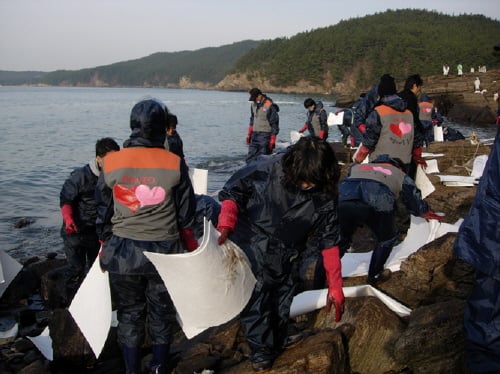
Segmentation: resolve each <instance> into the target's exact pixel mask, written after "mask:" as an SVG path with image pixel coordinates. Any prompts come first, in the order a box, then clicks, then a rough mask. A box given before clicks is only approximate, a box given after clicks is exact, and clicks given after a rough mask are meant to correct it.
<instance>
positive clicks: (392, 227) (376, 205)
mask: <svg viewBox="0 0 500 374" xmlns="http://www.w3.org/2000/svg"><path fill="white" fill-rule="evenodd" d="M400 161H401V160H399V159H394V158H391V157H389V156H388V155H386V154H381V155H379V156H378V157H377V158H376V159H375V160H374V161H373V162H370V163H367V164H360V165H353V166H352V167H351V168H350V169H349V172H348V175H347V177H346V178H345V179H344V180H343V181H342V182H341V183H340V186H339V208H338V212H339V217H340V226H341V229H342V244H341V246H340V248H341V251H342V252H345V251H346V250H347V249H348V248H349V246H350V245H351V241H352V236H353V234H354V233H355V231H356V229H357V228H358V227H360V225H366V226H367V227H369V228H370V229H371V231H372V232H373V233H374V235H375V237H376V239H377V243H376V244H375V248H374V249H373V253H372V256H371V260H370V265H369V269H368V280H367V281H368V283H369V284H374V283H376V282H378V281H380V280H386V278H388V274H383V270H384V264H385V263H386V261H387V259H388V258H389V255H390V254H391V251H392V248H393V247H394V245H396V244H397V242H398V240H399V237H400V232H399V229H398V226H397V225H396V218H395V216H396V215H397V214H396V212H395V210H396V204H397V201H398V199H399V200H400V201H402V202H403V204H404V206H405V207H406V209H407V210H408V212H409V213H411V214H413V215H415V216H420V217H423V218H426V219H437V220H441V219H442V217H440V216H437V215H436V214H434V212H433V211H432V210H430V209H429V206H428V204H427V202H425V201H424V200H422V196H421V194H420V190H419V189H418V188H417V186H416V185H415V182H414V181H413V179H411V178H410V177H409V176H408V175H406V174H405V173H404V172H403V170H402V168H403V166H404V165H403V163H401V162H400ZM400 198H401V199H400Z"/></svg>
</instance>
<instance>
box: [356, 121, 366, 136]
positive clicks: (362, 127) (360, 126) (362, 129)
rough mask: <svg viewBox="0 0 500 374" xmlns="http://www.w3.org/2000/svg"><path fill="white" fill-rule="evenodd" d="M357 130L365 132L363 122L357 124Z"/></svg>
mask: <svg viewBox="0 0 500 374" xmlns="http://www.w3.org/2000/svg"><path fill="white" fill-rule="evenodd" d="M358 130H359V131H361V133H362V134H364V133H365V132H366V125H365V124H364V123H362V124H360V125H359V126H358Z"/></svg>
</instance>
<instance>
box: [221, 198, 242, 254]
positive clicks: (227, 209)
mask: <svg viewBox="0 0 500 374" xmlns="http://www.w3.org/2000/svg"><path fill="white" fill-rule="evenodd" d="M238 212H239V210H238V205H236V203H235V202H234V201H233V200H224V201H223V202H222V204H221V209H220V213H219V219H218V224H217V230H218V231H219V232H220V236H219V239H217V244H219V245H222V244H224V242H225V241H226V240H227V238H228V236H229V235H231V233H232V232H233V231H234V228H235V227H236V222H238Z"/></svg>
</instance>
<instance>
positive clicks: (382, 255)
mask: <svg viewBox="0 0 500 374" xmlns="http://www.w3.org/2000/svg"><path fill="white" fill-rule="evenodd" d="M393 243H394V240H388V241H386V242H382V243H377V246H376V247H375V249H374V250H373V253H372V257H371V260H370V267H369V268H368V283H370V284H372V283H375V281H376V280H377V276H378V275H379V274H380V273H381V272H382V270H384V265H385V262H386V261H387V259H388V258H389V255H390V254H391V251H392V247H393Z"/></svg>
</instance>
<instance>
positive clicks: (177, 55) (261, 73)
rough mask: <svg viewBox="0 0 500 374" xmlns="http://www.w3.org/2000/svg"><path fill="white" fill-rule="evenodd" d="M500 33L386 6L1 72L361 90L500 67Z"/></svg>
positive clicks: (84, 81) (96, 81)
mask: <svg viewBox="0 0 500 374" xmlns="http://www.w3.org/2000/svg"><path fill="white" fill-rule="evenodd" d="M499 38H500V22H499V21H497V20H493V19H490V18H488V17H485V16H482V15H466V14H461V15H456V16H455V15H445V14H442V13H438V12H435V11H426V10H415V9H404V10H387V11H385V12H383V13H376V14H373V15H369V16H364V17H358V18H353V19H349V20H343V21H340V22H339V23H338V24H336V25H333V26H329V27H324V28H318V29H314V30H310V31H305V32H302V33H299V34H297V35H295V36H293V37H290V38H277V39H273V40H265V41H252V40H246V41H241V42H237V43H233V44H230V45H224V46H221V47H209V48H203V49H199V50H196V51H181V52H159V53H155V54H152V55H150V56H147V57H144V58H141V59H136V60H130V61H124V62H118V63H115V64H111V65H106V66H99V67H95V68H89V69H81V70H76V71H68V70H59V71H54V72H49V73H41V72H23V74H21V73H19V72H18V73H16V72H5V71H3V72H2V71H0V84H3V85H5V84H46V85H54V86H58V85H62V86H121V87H182V85H181V81H188V82H192V83H194V84H198V85H199V86H200V87H203V88H215V87H216V86H217V83H219V82H221V81H222V80H223V79H224V78H225V77H226V79H227V77H230V76H232V75H234V76H236V75H239V76H244V77H245V87H240V89H247V88H248V87H247V85H258V82H262V81H266V82H269V85H270V86H272V88H273V90H274V91H279V90H280V88H282V87H290V86H294V85H296V84H298V83H299V82H307V83H308V84H309V85H310V86H313V87H316V88H317V89H318V90H321V91H331V90H332V89H333V90H335V89H334V86H335V85H336V84H338V83H341V82H349V85H350V86H353V87H357V88H359V89H364V88H366V87H369V86H370V85H371V84H373V83H374V82H376V81H378V78H379V77H380V76H381V75H382V74H384V73H386V72H390V73H391V74H392V75H393V76H394V77H395V78H396V79H397V80H404V78H405V77H406V76H408V75H410V74H413V73H419V74H421V75H423V76H427V75H436V74H440V72H441V67H442V65H443V64H448V65H450V66H451V67H452V68H454V66H456V64H458V63H461V64H462V65H463V66H476V67H477V66H479V65H481V66H483V65H485V66H487V67H489V68H491V67H499V66H500V63H499V59H498V55H497V56H496V55H495V53H494V52H493V49H492V46H493V45H494V44H495V43H497V42H498V39H499ZM28 73H31V74H28ZM14 78H15V79H14ZM217 87H218V88H222V89H224V86H220V84H219V86H217ZM232 87H233V88H234V86H232Z"/></svg>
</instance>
